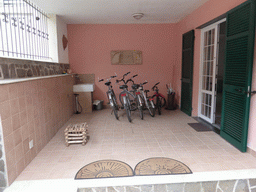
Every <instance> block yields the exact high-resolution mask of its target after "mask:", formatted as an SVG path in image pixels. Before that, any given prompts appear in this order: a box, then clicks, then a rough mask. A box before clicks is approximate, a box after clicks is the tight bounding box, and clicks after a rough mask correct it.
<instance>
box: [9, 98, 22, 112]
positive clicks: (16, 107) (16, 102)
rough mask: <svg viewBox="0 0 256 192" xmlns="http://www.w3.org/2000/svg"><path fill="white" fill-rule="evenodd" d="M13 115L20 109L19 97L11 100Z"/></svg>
mask: <svg viewBox="0 0 256 192" xmlns="http://www.w3.org/2000/svg"><path fill="white" fill-rule="evenodd" d="M10 107H11V115H15V114H17V113H18V112H19V111H20V105H19V99H18V98H16V99H12V100H10Z"/></svg>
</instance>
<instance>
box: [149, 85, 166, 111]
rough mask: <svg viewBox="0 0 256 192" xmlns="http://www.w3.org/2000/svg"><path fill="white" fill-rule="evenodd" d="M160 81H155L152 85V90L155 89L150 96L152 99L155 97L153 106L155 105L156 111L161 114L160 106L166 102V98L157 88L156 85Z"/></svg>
mask: <svg viewBox="0 0 256 192" xmlns="http://www.w3.org/2000/svg"><path fill="white" fill-rule="evenodd" d="M159 83H160V82H158V83H156V84H155V85H154V86H153V87H152V90H153V91H155V93H154V95H153V96H152V98H153V99H154V97H156V99H154V100H155V101H156V103H155V106H156V109H157V111H158V114H159V115H161V108H162V107H164V106H165V104H166V100H165V98H164V96H163V95H162V94H161V93H159V89H158V87H157V85H158V84H159Z"/></svg>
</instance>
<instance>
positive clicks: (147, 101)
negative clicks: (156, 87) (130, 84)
mask: <svg viewBox="0 0 256 192" xmlns="http://www.w3.org/2000/svg"><path fill="white" fill-rule="evenodd" d="M147 83H148V82H147V81H146V82H144V83H141V84H140V87H139V91H140V94H141V95H142V98H143V99H144V102H145V104H144V108H147V109H148V111H149V114H150V115H151V116H152V117H154V116H155V111H156V109H155V105H154V103H153V100H154V99H153V98H152V97H148V92H149V90H145V91H144V89H143V85H145V84H147Z"/></svg>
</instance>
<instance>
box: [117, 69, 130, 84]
mask: <svg viewBox="0 0 256 192" xmlns="http://www.w3.org/2000/svg"><path fill="white" fill-rule="evenodd" d="M130 73H131V72H127V73H125V74H124V75H123V78H122V79H119V80H118V79H117V80H116V83H119V82H121V81H123V82H124V84H127V83H128V80H127V81H126V82H125V80H124V78H125V76H127V75H128V74H130Z"/></svg>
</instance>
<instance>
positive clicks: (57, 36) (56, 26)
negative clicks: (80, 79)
mask: <svg viewBox="0 0 256 192" xmlns="http://www.w3.org/2000/svg"><path fill="white" fill-rule="evenodd" d="M48 16H49V20H48V31H49V53H50V57H51V58H52V62H56V63H66V64H67V63H69V58H68V47H67V48H66V49H65V50H64V49H63V45H62V37H63V35H65V36H66V37H67V24H66V23H64V22H63V21H62V19H61V17H60V16H57V15H54V14H49V15H48Z"/></svg>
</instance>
